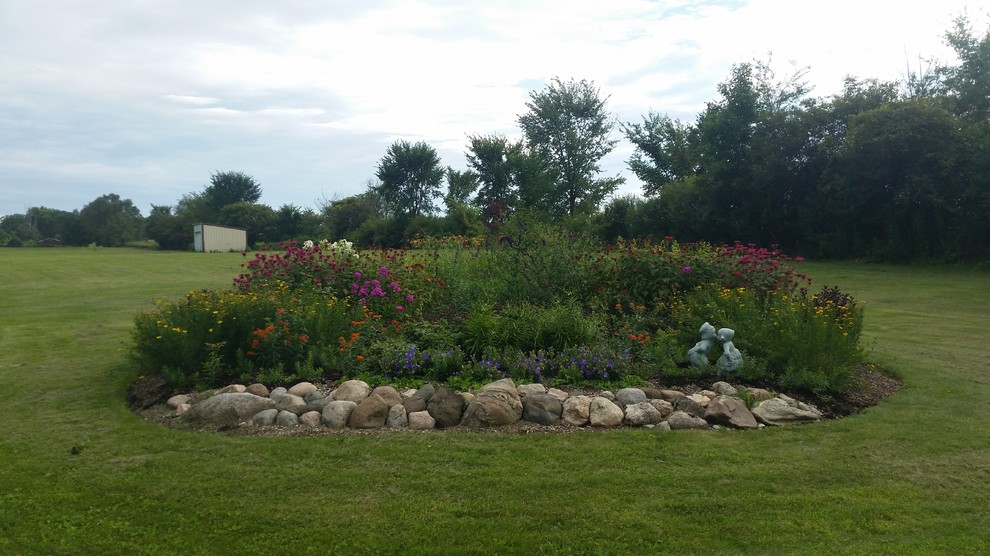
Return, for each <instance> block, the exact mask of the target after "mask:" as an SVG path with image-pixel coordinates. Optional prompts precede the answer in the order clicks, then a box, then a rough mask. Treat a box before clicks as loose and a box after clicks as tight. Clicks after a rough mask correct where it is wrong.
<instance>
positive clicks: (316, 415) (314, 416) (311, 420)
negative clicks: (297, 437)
mask: <svg viewBox="0 0 990 556" xmlns="http://www.w3.org/2000/svg"><path fill="white" fill-rule="evenodd" d="M322 421H323V414H322V413H320V412H319V411H307V412H306V413H303V414H302V415H300V416H299V424H300V425H302V426H305V427H309V428H311V429H315V428H319V426H320V423H321V422H322Z"/></svg>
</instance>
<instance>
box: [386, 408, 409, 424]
mask: <svg viewBox="0 0 990 556" xmlns="http://www.w3.org/2000/svg"><path fill="white" fill-rule="evenodd" d="M385 426H387V427H388V428H390V429H405V428H408V427H409V415H408V414H407V413H406V408H405V407H402V404H395V405H393V406H392V407H390V408H388V419H386V420H385Z"/></svg>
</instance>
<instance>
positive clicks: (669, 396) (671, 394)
mask: <svg viewBox="0 0 990 556" xmlns="http://www.w3.org/2000/svg"><path fill="white" fill-rule="evenodd" d="M683 395H684V394H683V393H682V392H679V391H677V390H661V391H660V397H661V398H662V399H665V400H667V401H668V402H674V401H676V400H677V398H679V397H681V396H683Z"/></svg>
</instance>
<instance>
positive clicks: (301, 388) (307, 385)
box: [289, 382, 317, 398]
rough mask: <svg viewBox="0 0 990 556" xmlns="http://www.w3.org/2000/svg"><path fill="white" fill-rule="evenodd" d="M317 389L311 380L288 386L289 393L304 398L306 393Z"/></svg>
mask: <svg viewBox="0 0 990 556" xmlns="http://www.w3.org/2000/svg"><path fill="white" fill-rule="evenodd" d="M316 390H317V388H316V385H315V384H313V383H312V382H300V383H299V384H294V385H292V387H291V388H289V393H290V394H292V395H293V396H299V397H300V398H305V397H306V394H309V393H310V392H315V391H316Z"/></svg>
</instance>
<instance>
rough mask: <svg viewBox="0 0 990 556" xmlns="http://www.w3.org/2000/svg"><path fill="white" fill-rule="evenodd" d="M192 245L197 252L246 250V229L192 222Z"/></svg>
mask: <svg viewBox="0 0 990 556" xmlns="http://www.w3.org/2000/svg"><path fill="white" fill-rule="evenodd" d="M193 245H194V246H195V248H196V252H197V253H229V252H231V251H247V230H241V229H239V228H228V227H226V226H214V225H213V224H193Z"/></svg>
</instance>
